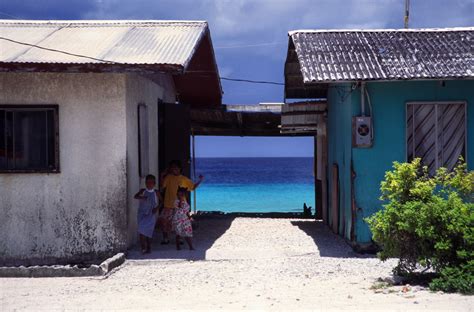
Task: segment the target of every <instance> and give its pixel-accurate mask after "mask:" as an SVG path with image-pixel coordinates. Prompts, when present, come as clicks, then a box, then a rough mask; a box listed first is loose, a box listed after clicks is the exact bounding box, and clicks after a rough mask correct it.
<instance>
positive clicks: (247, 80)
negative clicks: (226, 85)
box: [221, 77, 285, 86]
mask: <svg viewBox="0 0 474 312" xmlns="http://www.w3.org/2000/svg"><path fill="white" fill-rule="evenodd" d="M221 80H228V81H237V82H248V83H260V84H271V85H277V86H284V85H285V84H284V83H283V82H276V81H265V80H251V79H239V78H228V77H221Z"/></svg>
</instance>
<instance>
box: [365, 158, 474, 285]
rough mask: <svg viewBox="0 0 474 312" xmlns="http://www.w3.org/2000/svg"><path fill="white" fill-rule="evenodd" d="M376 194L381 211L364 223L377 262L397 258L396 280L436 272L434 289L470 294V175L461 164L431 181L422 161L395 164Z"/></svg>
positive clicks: (473, 244)
mask: <svg viewBox="0 0 474 312" xmlns="http://www.w3.org/2000/svg"><path fill="white" fill-rule="evenodd" d="M380 189H381V191H382V196H381V200H383V201H384V202H385V204H384V205H383V209H382V210H380V211H378V212H377V213H375V214H374V215H372V216H371V217H369V218H367V219H366V221H367V222H368V224H369V227H370V229H371V231H372V233H373V240H374V241H375V242H376V243H378V244H379V245H380V246H381V247H382V251H381V252H380V253H379V257H380V258H381V259H382V260H385V259H387V258H392V257H397V258H399V263H398V266H397V267H396V268H395V269H394V271H395V273H397V274H400V275H407V274H413V273H414V272H419V271H426V270H429V269H431V270H434V272H437V273H439V278H437V279H436V280H434V281H433V282H432V285H433V289H445V290H449V291H453V290H458V291H463V292H469V291H466V289H467V288H471V290H472V276H473V274H474V273H473V271H472V269H473V266H474V265H473V261H474V172H472V171H471V172H468V171H467V166H466V164H465V163H464V162H463V161H462V159H461V161H460V162H459V165H458V166H456V168H455V169H454V170H453V171H452V172H449V171H448V170H446V169H445V168H441V169H439V170H438V171H437V173H436V175H435V176H434V177H431V176H429V174H428V171H427V168H426V167H422V166H421V161H420V159H415V160H413V161H412V162H411V163H398V162H395V163H394V165H393V171H389V172H387V173H386V174H385V180H384V181H383V182H382V183H381V188H380ZM451 277H452V278H451ZM461 277H462V278H461Z"/></svg>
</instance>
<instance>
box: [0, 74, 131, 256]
mask: <svg viewBox="0 0 474 312" xmlns="http://www.w3.org/2000/svg"><path fill="white" fill-rule="evenodd" d="M125 84H126V76H125V75H123V74H55V73H0V104H20V105H21V104H58V105H59V140H60V141H59V142H60V151H59V153H60V166H61V172H60V173H57V174H35V173H28V174H18V173H17V174H0V237H1V240H0V265H5V264H38V263H39V264H45V263H58V262H76V261H85V260H88V259H96V258H100V257H102V256H107V255H110V254H112V253H115V252H117V251H119V250H124V249H125V248H126V244H125V242H126V229H127V224H126V217H125V216H126V206H127V196H126V194H127V188H126V186H127V183H126V178H127V175H126V165H127V163H126V146H127V145H126V140H127V136H126V134H127V133H126V130H127V129H126V124H125V119H126V116H125V114H126V110H125V105H124V103H125V97H126V94H125V88H124V86H125Z"/></svg>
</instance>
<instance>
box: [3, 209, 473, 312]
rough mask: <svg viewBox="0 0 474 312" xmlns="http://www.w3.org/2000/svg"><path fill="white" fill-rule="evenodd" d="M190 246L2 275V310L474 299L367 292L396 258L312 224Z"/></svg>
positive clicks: (217, 229) (441, 306)
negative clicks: (31, 274)
mask: <svg viewBox="0 0 474 312" xmlns="http://www.w3.org/2000/svg"><path fill="white" fill-rule="evenodd" d="M195 244H196V247H197V250H196V251H188V250H182V251H179V252H178V251H176V250H173V248H172V246H165V247H163V246H159V245H157V246H155V247H156V248H155V251H154V252H153V253H152V254H151V255H148V256H147V257H142V256H141V255H140V254H139V253H138V252H137V251H132V252H130V254H129V258H130V259H129V260H128V261H127V262H126V263H125V264H124V265H123V266H122V267H121V268H120V269H119V270H118V271H116V272H115V273H113V274H111V275H110V276H108V277H106V278H37V279H20V278H18V279H1V280H0V283H1V284H0V300H1V301H0V310H2V311H9V310H31V311H40V310H43V311H52V310H160V311H164V310H281V311H293V310H346V311H347V310H350V311H355V310H359V311H360V310H364V311H365V310H377V311H382V310H383V311H387V310H394V311H406V310H413V311H415V310H420V311H435V310H446V311H448V310H449V311H473V310H474V308H473V307H474V297H468V296H461V295H457V294H443V293H432V292H429V291H428V290H425V289H420V288H418V287H410V288H409V291H408V292H406V293H404V292H401V287H391V288H387V289H375V290H374V289H372V288H371V287H372V286H373V285H374V282H375V281H376V280H377V278H386V277H389V276H390V271H391V268H392V267H393V266H394V265H395V261H388V262H384V263H382V262H380V261H379V260H377V259H376V258H374V257H373V256H361V255H358V254H355V253H354V252H352V250H351V249H350V248H349V247H348V246H347V245H346V244H345V243H344V242H343V241H342V240H341V239H339V238H338V237H336V236H335V235H333V234H331V233H330V232H329V231H328V230H327V229H326V228H325V227H324V226H323V225H322V224H321V223H318V222H314V221H305V220H292V219H257V218H235V219H219V220H201V221H200V224H199V229H198V230H197V231H196V233H195Z"/></svg>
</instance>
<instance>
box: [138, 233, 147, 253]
mask: <svg viewBox="0 0 474 312" xmlns="http://www.w3.org/2000/svg"><path fill="white" fill-rule="evenodd" d="M139 236H140V246H141V248H142V253H146V247H147V244H146V237H145V236H144V235H142V234H139Z"/></svg>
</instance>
